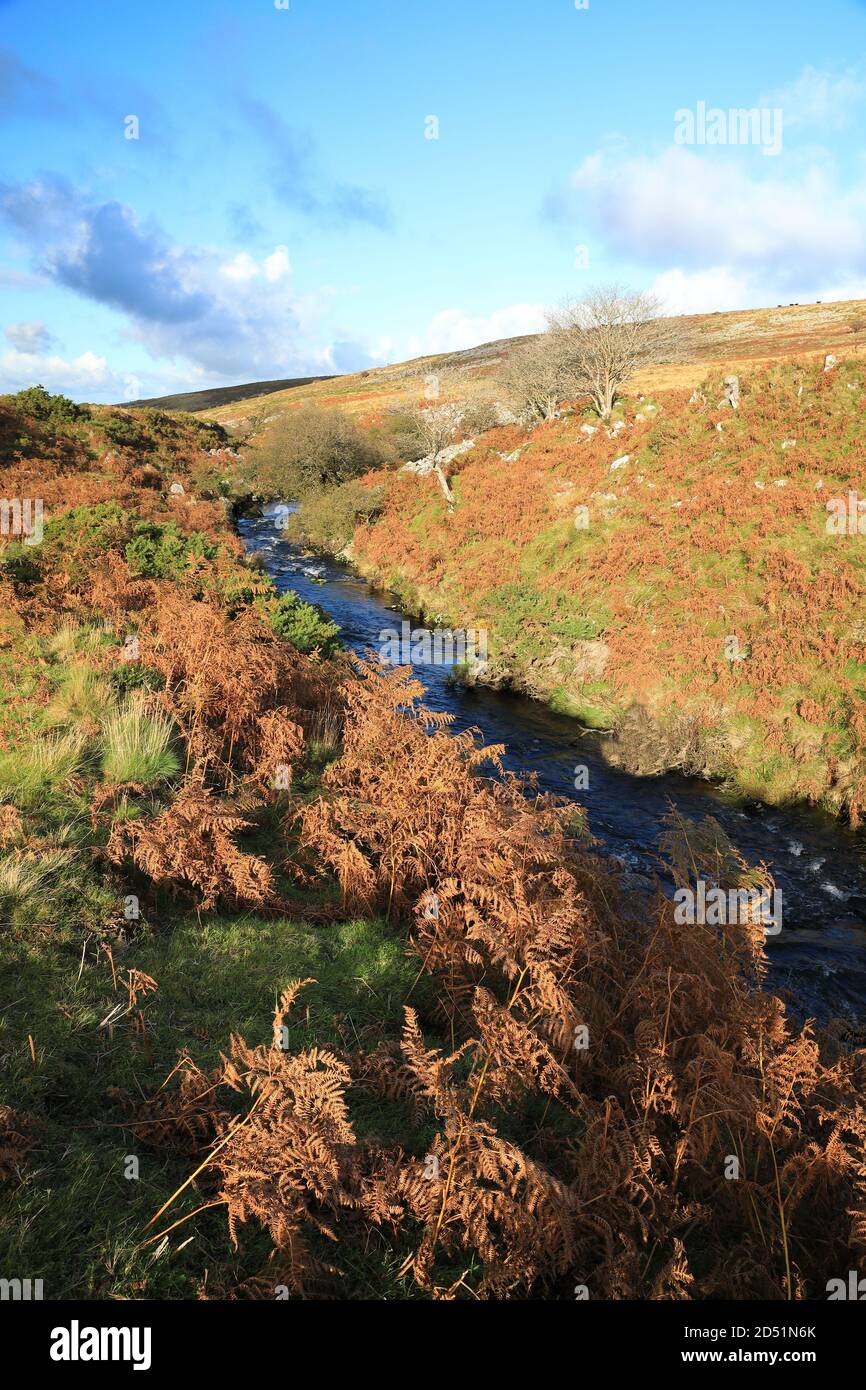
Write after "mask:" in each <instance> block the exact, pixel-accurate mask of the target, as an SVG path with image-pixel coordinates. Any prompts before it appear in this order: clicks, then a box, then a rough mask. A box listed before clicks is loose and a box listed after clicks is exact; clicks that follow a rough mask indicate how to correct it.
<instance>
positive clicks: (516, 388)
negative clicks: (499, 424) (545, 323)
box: [502, 333, 570, 424]
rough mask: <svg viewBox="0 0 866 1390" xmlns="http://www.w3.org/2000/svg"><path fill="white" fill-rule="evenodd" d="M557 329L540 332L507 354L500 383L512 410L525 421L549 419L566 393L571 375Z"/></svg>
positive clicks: (562, 342) (562, 341)
mask: <svg viewBox="0 0 866 1390" xmlns="http://www.w3.org/2000/svg"><path fill="white" fill-rule="evenodd" d="M564 347H565V340H564V338H563V336H562V335H561V334H558V333H543V334H541V335H540V336H539V337H537V338H533V339H532V340H531V341H530V342H528V343H524V344H523V345H522V346H521V347H519V348H517V349H516V350H515V351H514V352H513V353H512V354H511V356H510V357H509V359H508V361H507V363H506V367H505V370H504V372H503V373H502V383H503V385H504V387H505V390H506V392H507V395H508V399H509V402H510V404H511V405H512V407H513V408H514V410H515V412H516V413H517V414H518V415H519V416H520V417H521V419H523V420H524V421H525V422H526V423H527V424H535V423H536V421H539V420H550V419H552V418H553V417H554V416H555V415H556V413H557V411H558V410H559V407H560V406H561V404H562V402H563V401H564V400H566V399H567V397H568V395H569V386H570V377H569V373H568V370H567V358H566V354H565V352H564Z"/></svg>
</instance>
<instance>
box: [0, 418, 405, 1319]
mask: <svg viewBox="0 0 866 1390" xmlns="http://www.w3.org/2000/svg"><path fill="white" fill-rule="evenodd" d="M118 440H123V442H118ZM219 442H220V441H219V440H218V439H216V438H214V437H213V436H212V435H210V434H209V433H208V431H207V430H204V431H202V429H201V428H200V426H199V425H198V423H197V422H194V421H191V422H188V423H184V422H179V423H178V422H174V421H171V420H169V419H168V418H166V417H163V416H161V415H159V414H156V415H154V414H153V413H146V412H129V411H127V410H124V411H123V412H113V411H110V410H97V411H96V412H95V414H94V416H93V418H92V419H91V420H90V421H88V422H84V423H75V424H66V425H60V426H55V425H53V424H51V423H49V422H45V421H38V420H33V419H26V420H25V419H22V418H21V417H20V415H19V414H18V413H17V411H16V410H15V409H14V408H9V407H8V406H7V405H5V404H4V403H2V402H0V446H2V449H3V455H4V456H3V459H2V463H3V464H5V468H2V469H0V480H2V489H0V490H2V492H3V495H4V496H22V495H23V496H32V495H35V494H38V495H40V496H42V497H43V498H44V500H45V504H46V505H45V514H46V519H48V520H51V519H56V518H57V517H59V516H62V515H63V514H64V512H65V511H66V510H67V509H68V508H69V507H70V505H71V504H73V503H74V504H77V505H79V506H82V505H83V506H85V507H96V508H99V507H100V506H104V505H105V504H106V503H118V504H119V506H120V507H121V509H122V512H123V515H124V516H127V517H128V518H129V520H130V522H131V523H134V522H135V521H136V520H139V519H141V518H147V519H148V520H150V521H152V522H154V523H162V524H164V523H166V522H175V523H180V526H181V528H182V530H184V531H191V530H194V529H195V528H197V527H203V528H204V529H205V530H206V531H207V532H208V533H209V534H210V535H211V536H212V537H213V538H214V539H220V540H221V542H222V543H223V544H225V545H226V546H228V547H229V549H231V548H232V547H234V546H238V548H239V545H238V543H237V542H236V541H235V540H234V538H233V536H232V533H231V531H230V529H229V528H228V526H227V523H226V518H225V513H224V510H223V509H222V507H220V506H219V505H218V504H217V503H216V502H215V501H209V500H207V497H208V496H211V495H212V494H211V493H210V491H209V489H210V488H211V487H212V486H215V485H216V484H217V482H218V480H219V475H220V473H221V471H222V470H221V468H220V466H219V460H218V461H217V462H216V463H215V462H214V461H213V460H212V458H211V456H210V455H209V454H208V453H207V452H206V449H207V448H209V447H214V446H215V445H217V446H218V445H219ZM223 463H225V460H224V461H223ZM143 469H144V472H142V470H143ZM172 482H179V483H180V484H181V485H182V486H183V487H184V489H185V491H184V493H183V494H182V495H172V494H171V493H170V491H169V486H170V484H171V483H172ZM202 492H204V493H205V494H206V496H205V497H204V498H203V497H202ZM99 549H100V547H99V544H97V543H96V542H93V543H87V542H85V543H84V544H83V545H82V546H81V548H80V551H78V552H76V550H75V548H74V547H73V546H70V544H69V542H68V540H67V539H64V540H63V541H62V542H59V543H55V542H52V540H51V531H50V527H49V531H48V533H47V535H46V542H45V544H44V545H43V546H41V547H34V548H33V549H32V550H31V551H30V552H29V554H30V555H31V556H35V557H38V559H39V562H40V563H41V564H42V565H43V571H44V572H43V582H41V583H39V584H35V585H30V584H25V585H23V586H18V590H17V594H16V593H15V592H14V591H13V588H12V587H11V585H10V583H9V579H8V576H3V573H2V561H3V558H4V556H5V554H6V553H7V552H5V551H4V550H3V549H0V586H2V595H3V604H2V606H3V620H2V624H0V648H2V650H0V763H2V769H0V778H2V777H4V776H6V775H7V774H8V770H9V768H10V767H14V766H16V763H15V759H16V758H20V757H21V756H22V755H23V756H25V757H26V753H27V750H29V749H30V748H32V747H34V746H36V745H37V744H38V743H39V742H40V741H42V740H44V739H45V738H47V737H49V736H50V729H49V728H48V727H47V726H46V721H47V717H48V714H49V711H50V710H51V709H52V708H53V706H52V701H54V702H55V703H56V702H57V701H58V698H59V700H60V705H61V710H60V715H59V717H60V718H61V720H62V724H61V727H64V726H68V725H70V724H71V725H72V726H73V727H81V728H84V727H87V729H88V730H89V735H90V738H89V742H88V744H87V749H88V752H87V761H86V762H85V764H84V765H83V766H82V768H81V770H80V773H79V774H77V775H75V776H73V777H72V778H71V779H66V780H64V781H62V782H60V783H57V784H56V785H54V784H49V785H45V786H42V787H29V788H28V789H27V793H26V796H25V795H24V793H23V791H22V792H15V793H11V794H10V791H9V788H8V787H4V788H3V789H2V790H0V803H4V802H5V803H6V804H7V806H8V804H9V803H10V802H14V801H18V802H19V804H20V805H21V807H22V809H23V812H24V824H25V828H26V841H25V846H26V848H25V850H24V851H23V853H24V856H25V859H26V857H27V856H28V855H34V856H37V857H40V856H42V855H43V854H45V853H46V851H47V853H48V854H51V853H52V852H53V851H54V848H55V846H56V845H60V846H62V847H63V848H61V849H60V851H59V852H60V853H61V854H68V856H69V859H68V862H65V863H64V864H63V865H62V867H61V872H60V873H59V874H56V875H55V876H54V877H53V878H49V879H46V880H44V881H43V882H42V883H40V884H38V885H37V886H36V888H35V890H34V891H32V892H26V891H22V892H20V893H7V892H6V888H7V883H8V880H7V878H6V872H7V869H8V868H9V866H10V865H14V864H15V863H17V862H18V857H19V855H20V854H21V853H22V851H21V850H20V849H19V848H18V846H20V843H21V841H20V837H14V838H13V839H12V840H11V841H8V842H4V840H3V837H2V834H0V1073H2V1087H0V1108H2V1106H4V1105H5V1106H10V1107H12V1109H13V1111H15V1112H16V1115H18V1116H23V1117H24V1119H25V1123H26V1125H27V1126H28V1128H27V1138H28V1141H29V1144H30V1146H31V1147H30V1148H29V1149H28V1152H27V1156H26V1161H25V1162H22V1163H21V1164H20V1165H19V1164H18V1163H17V1162H16V1161H15V1158H14V1154H13V1159H12V1166H11V1168H7V1172H6V1176H7V1178H8V1179H9V1180H8V1181H6V1182H0V1275H2V1276H3V1277H10V1278H13V1277H20V1278H32V1279H43V1280H44V1285H45V1297H46V1298H66V1297H70V1298H85V1299H87V1298H116V1297H122V1298H129V1297H151V1298H178V1297H191V1298H194V1297H196V1295H197V1292H198V1291H199V1290H200V1289H201V1288H202V1287H206V1286H207V1285H206V1282H205V1283H203V1280H205V1281H206V1280H207V1278H208V1277H209V1278H210V1287H211V1288H213V1287H214V1286H219V1287H223V1288H224V1287H231V1286H232V1285H234V1284H235V1283H236V1282H239V1281H240V1280H242V1279H244V1278H245V1277H248V1276H250V1275H252V1274H254V1273H255V1272H256V1271H258V1269H260V1267H261V1265H262V1262H263V1260H264V1258H265V1255H266V1254H267V1251H268V1248H269V1247H268V1243H267V1240H266V1239H263V1238H262V1237H261V1235H260V1234H258V1233H255V1232H253V1231H252V1229H245V1231H244V1233H243V1238H242V1241H241V1247H240V1250H238V1251H236V1250H234V1249H233V1247H232V1244H231V1241H230V1239H229V1236H228V1232H227V1229H226V1221H225V1216H224V1214H223V1213H222V1212H216V1213H213V1212H207V1213H205V1214H203V1216H202V1217H201V1218H200V1220H199V1221H198V1222H197V1223H196V1225H195V1227H194V1231H195V1239H194V1240H193V1242H192V1243H191V1244H187V1243H186V1242H185V1241H184V1240H183V1237H181V1240H180V1241H179V1242H175V1244H174V1246H173V1247H172V1248H171V1249H169V1248H168V1246H167V1244H166V1243H165V1242H159V1241H158V1242H156V1243H154V1244H149V1245H148V1244H144V1242H145V1241H147V1239H148V1237H149V1236H150V1235H151V1234H153V1232H154V1231H157V1230H160V1229H162V1227H164V1226H167V1225H169V1224H171V1222H172V1221H173V1220H175V1219H176V1218H177V1217H178V1216H179V1215H183V1214H185V1213H186V1212H191V1211H192V1210H193V1209H194V1208H195V1207H196V1206H197V1205H199V1202H200V1201H202V1200H204V1199H203V1198H201V1197H200V1195H199V1189H198V1185H197V1184H196V1185H194V1186H193V1187H192V1188H191V1189H190V1190H189V1191H188V1192H187V1193H186V1195H185V1198H183V1199H181V1201H180V1202H179V1203H177V1204H176V1205H175V1207H173V1209H172V1213H171V1215H170V1216H166V1218H165V1219H164V1220H163V1221H161V1222H160V1223H159V1225H158V1226H154V1227H151V1228H150V1229H148V1228H147V1227H148V1222H149V1221H150V1219H151V1217H152V1216H153V1215H154V1214H155V1213H156V1212H157V1211H158V1209H159V1208H160V1207H161V1205H162V1204H163V1202H164V1201H165V1200H166V1199H167V1198H168V1197H169V1196H170V1195H171V1193H172V1192H173V1191H174V1190H175V1189H176V1188H177V1187H178V1186H180V1184H181V1183H182V1182H183V1181H184V1180H185V1179H186V1177H187V1176H188V1175H189V1173H190V1172H191V1171H192V1168H193V1167H194V1166H195V1164H194V1163H191V1162H190V1160H189V1158H188V1156H181V1155H176V1156H175V1155H172V1154H171V1153H170V1152H169V1153H166V1152H165V1150H159V1151H157V1150H151V1149H148V1148H147V1147H146V1145H143V1144H142V1143H141V1142H139V1141H138V1140H136V1139H135V1137H134V1136H133V1135H132V1134H131V1133H130V1131H129V1127H128V1123H127V1121H128V1117H129V1110H130V1106H133V1107H134V1106H135V1105H137V1104H138V1103H139V1102H140V1101H141V1100H142V1099H143V1098H144V1097H145V1096H149V1095H151V1094H153V1093H154V1092H156V1091H158V1090H159V1088H160V1086H161V1085H162V1083H163V1081H164V1080H165V1079H166V1077H167V1076H168V1075H169V1074H170V1072H171V1071H172V1069H173V1068H174V1065H175V1063H176V1060H177V1057H178V1053H179V1051H180V1050H181V1049H186V1050H188V1051H189V1053H190V1055H191V1056H193V1057H194V1058H195V1059H196V1060H197V1061H198V1062H199V1063H200V1064H201V1065H202V1066H206V1067H212V1066H214V1065H215V1064H216V1063H218V1061H219V1057H220V1052H221V1050H225V1048H226V1047H227V1044H228V1039H229V1036H230V1035H231V1033H233V1032H237V1033H239V1034H241V1035H242V1036H245V1037H246V1038H247V1039H248V1040H249V1041H250V1042H251V1043H257V1042H259V1041H262V1040H266V1039H268V1038H269V1037H270V1035H271V1029H272V1014H273V1009H274V1004H275V1000H276V998H277V997H278V996H279V994H280V992H281V990H283V989H284V988H285V987H286V986H287V985H288V984H289V982H290V981H291V980H292V979H296V978H301V979H303V978H307V977H310V978H313V979H315V980H316V981H317V985H316V987H315V988H314V989H313V990H311V991H308V994H309V998H308V999H307V1000H305V1001H304V1009H302V1010H299V1011H297V1014H296V1016H295V1018H294V1021H293V1022H291V1023H290V1033H289V1044H290V1047H292V1048H293V1049H294V1048H301V1047H305V1046H310V1045H312V1044H314V1043H315V1044H316V1045H318V1046H323V1045H335V1046H343V1047H346V1048H352V1047H356V1046H358V1045H359V1039H360V1038H364V1039H365V1040H366V1041H368V1042H369V1041H370V1039H371V1036H372V1038H373V1039H374V1040H376V1039H379V1038H383V1037H392V1036H395V1037H396V1036H399V1031H400V1025H401V1023H402V1005H403V1003H404V1001H405V1000H406V998H407V996H409V994H410V993H411V996H412V1000H413V1002H414V1003H415V1004H416V1005H418V1006H422V1007H423V1003H424V1000H425V998H426V997H427V994H428V989H427V982H426V981H424V980H422V981H417V980H416V979H415V977H416V975H417V964H416V963H415V962H413V961H412V960H411V959H410V958H409V957H407V955H406V951H405V944H404V942H403V940H402V939H401V938H400V937H399V936H398V935H395V934H394V933H393V931H391V930H389V929H387V928H386V927H385V925H384V923H383V921H382V920H381V919H376V918H368V919H358V920H353V921H346V922H343V923H339V922H337V923H329V924H328V925H327V926H317V925H311V924H310V923H308V922H302V921H300V920H292V919H291V918H289V917H284V918H280V919H278V920H274V919H273V916H272V915H270V916H268V917H264V916H262V915H260V914H257V913H256V912H254V911H250V910H246V911H244V910H241V911H238V912H234V913H231V912H220V913H215V912H210V913H208V914H207V916H206V917H205V918H204V919H203V918H202V916H201V914H200V913H198V912H196V911H195V910H194V909H193V908H191V907H189V906H185V905H184V895H181V898H180V900H179V901H174V900H173V899H172V898H170V897H168V896H167V895H166V894H164V893H162V894H156V895H153V894H152V893H151V894H150V896H149V902H148V905H147V906H145V907H143V910H142V915H141V917H140V919H139V920H138V921H136V922H127V921H125V918H124V897H125V895H126V894H127V893H129V892H130V891H132V889H131V886H130V884H129V883H128V882H124V879H123V877H122V876H121V875H120V874H118V873H117V872H116V871H112V870H111V869H110V868H108V867H107V866H106V865H105V863H104V859H103V858H102V854H101V847H102V845H103V844H104V840H105V832H104V830H103V829H102V828H100V829H99V830H97V828H96V823H95V822H94V823H93V825H92V826H91V822H90V817H91V802H92V799H93V797H94V795H95V792H96V784H97V783H98V781H99V771H98V765H97V764H96V763H95V761H94V759H95V756H97V755H96V754H95V753H94V748H95V744H94V735H95V733H96V728H95V725H94V724H92V723H88V720H89V719H90V716H91V715H92V714H93V713H94V712H95V709H89V708H88V707H87V700H86V699H85V700H84V702H83V707H81V708H70V698H71V697H70V696H69V694H68V690H67V687H66V684H65V682H66V677H67V667H68V664H69V659H70V658H71V657H73V658H74V660H75V662H76V664H77V665H78V666H79V667H80V666H90V665H91V664H92V665H93V668H94V673H95V674H96V675H98V676H100V677H103V678H104V677H105V675H106V669H111V668H106V661H107V660H109V659H112V660H113V659H115V658H116V649H117V648H118V646H119V644H120V643H121V641H122V634H121V633H116V634H113V635H112V634H105V633H100V635H99V637H98V639H94V641H93V644H92V645H91V644H90V642H89V640H88V638H87V637H86V634H87V633H88V631H89V629H88V627H87V626H86V623H87V620H88V618H89V607H88V604H87V602H86V601H83V600H82V597H81V596H79V595H78V594H77V593H76V591H75V586H74V585H73V587H72V588H70V587H69V586H70V583H71V581H72V580H73V578H75V579H76V580H78V581H80V586H79V587H81V589H82V594H84V593H86V590H87V577H88V574H89V571H90V567H91V566H92V565H95V564H98V562H99V559H100V555H99ZM63 623H67V624H71V632H72V633H77V634H78V636H77V637H70V638H69V639H68V640H67V641H66V643H65V644H64V646H63V648H62V650H58V649H55V648H54V647H53V646H52V640H53V639H52V634H53V633H54V632H56V631H57V628H58V624H61V625H62V624H63ZM79 624H84V626H79ZM73 643H77V645H78V646H79V648H80V650H78V651H75V652H73V651H72V649H71V648H72V644H73ZM64 691H66V692H67V693H66V694H64ZM99 722H102V716H100V721H99ZM306 777H307V780H308V782H309V783H310V785H311V786H312V785H314V783H315V777H316V773H315V770H314V769H312V770H311V771H310V772H308V773H307V774H306ZM136 891H138V892H140V891H141V889H140V887H136ZM309 896H310V895H309V894H308V895H307V898H308V899H309ZM187 901H188V899H187ZM109 952H110V955H109V954H108V953H109ZM112 961H113V966H112ZM130 971H132V972H136V971H138V972H142V973H143V974H144V975H146V976H149V977H151V978H152V979H153V980H154V981H155V982H156V986H157V988H156V990H155V991H154V992H152V993H147V994H145V995H142V996H141V997H140V998H139V999H138V1000H137V1003H136V1007H135V1009H134V1010H133V1011H132V1012H129V1011H128V1009H127V1004H128V995H127V991H126V987H125V984H124V981H125V980H126V979H127V977H128V973H129V972H130ZM107 1019H109V1020H113V1021H110V1022H108V1023H106V1020H107ZM369 1110H370V1101H369V1098H367V1099H366V1101H365V1099H364V1097H363V1096H361V1098H360V1099H359V1098H357V1097H354V1098H353V1119H354V1122H355V1125H356V1128H357V1131H358V1133H359V1134H363V1133H364V1132H365V1126H366V1125H367V1124H368V1123H369V1120H370V1115H369V1113H368V1112H369ZM389 1113H390V1112H389V1111H388V1108H387V1107H382V1106H381V1105H380V1106H378V1107H377V1110H376V1123H377V1132H378V1133H379V1134H380V1135H381V1134H382V1132H383V1127H384V1131H385V1132H386V1133H387V1129H388V1125H389V1123H391V1120H390V1118H389ZM394 1114H395V1116H396V1119H395V1120H394V1123H399V1124H400V1127H401V1132H402V1134H403V1136H404V1137H405V1135H406V1134H407V1133H411V1126H408V1125H407V1123H406V1116H405V1114H404V1113H402V1111H401V1109H400V1107H395V1108H394ZM2 1118H3V1117H2V1113H0V1177H2V1176H3V1168H4V1163H3V1159H4V1158H5V1157H6V1155H5V1154H4V1153H3V1150H4V1136H3V1133H2V1130H3V1123H2ZM16 1123H17V1122H16ZM130 1154H132V1155H135V1156H137V1157H138V1159H139V1162H140V1176H139V1178H138V1180H130V1179H127V1178H126V1177H125V1176H124V1167H125V1161H126V1157H127V1156H128V1155H130ZM190 1230H193V1227H190ZM400 1262H401V1259H400V1258H398V1257H397V1256H396V1255H394V1254H388V1253H387V1252H385V1253H383V1252H382V1251H381V1250H380V1249H379V1247H378V1243H377V1241H376V1240H375V1239H373V1240H372V1241H371V1243H370V1246H369V1249H368V1251H367V1252H366V1254H365V1253H364V1252H356V1251H347V1259H346V1262H345V1265H344V1267H345V1269H346V1276H347V1281H348V1283H347V1288H349V1289H351V1291H352V1293H353V1294H354V1295H356V1296H364V1295H368V1296H392V1297H393V1296H397V1295H399V1294H401V1292H403V1293H405V1291H406V1281H405V1280H404V1279H400V1280H395V1278H394V1277H393V1275H394V1273H395V1271H396V1268H397V1266H398V1265H399V1264H400ZM206 1271H208V1272H209V1276H208V1274H206V1273H205V1272H206Z"/></svg>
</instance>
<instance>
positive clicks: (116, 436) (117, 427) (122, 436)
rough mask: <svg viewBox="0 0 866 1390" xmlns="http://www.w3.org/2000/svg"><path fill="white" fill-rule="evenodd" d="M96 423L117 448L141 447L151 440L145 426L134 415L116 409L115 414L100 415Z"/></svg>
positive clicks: (148, 443)
mask: <svg viewBox="0 0 866 1390" xmlns="http://www.w3.org/2000/svg"><path fill="white" fill-rule="evenodd" d="M97 423H98V425H99V429H100V430H101V431H102V433H103V434H104V435H105V437H106V438H107V439H109V440H110V441H111V443H112V444H116V445H117V446H118V448H127V449H143V448H144V447H145V446H146V445H150V444H151V443H152V442H153V441H152V438H151V435H150V434H149V433H148V430H147V428H146V426H145V425H144V424H143V423H142V421H140V420H136V418H135V416H134V415H127V414H125V413H123V412H120V411H118V412H117V413H116V414H111V415H100V417H99V420H98V421H97Z"/></svg>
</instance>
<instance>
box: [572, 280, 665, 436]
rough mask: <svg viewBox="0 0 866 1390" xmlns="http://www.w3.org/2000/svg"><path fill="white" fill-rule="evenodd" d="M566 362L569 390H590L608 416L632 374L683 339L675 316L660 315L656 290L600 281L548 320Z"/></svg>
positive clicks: (586, 392) (604, 416) (576, 392)
mask: <svg viewBox="0 0 866 1390" xmlns="http://www.w3.org/2000/svg"><path fill="white" fill-rule="evenodd" d="M548 322H549V330H548V331H549V334H550V335H551V337H552V339H553V340H555V341H556V342H558V351H557V353H556V354H555V356H556V357H557V358H558V357H560V356H561V358H562V360H563V361H564V364H565V368H564V369H565V374H566V378H567V381H568V395H569V396H578V395H587V396H589V397H590V399H591V401H592V403H593V406H594V407H595V409H596V411H597V412H598V414H599V415H600V417H601V418H602V419H603V420H606V419H607V418H608V417H609V415H610V412H611V410H612V409H613V405H614V402H615V401H616V399H617V396H618V395H619V393H620V391H621V390H622V387H623V386H624V385H625V383H626V381H627V380H628V379H629V377H630V376H632V375H633V373H634V372H635V371H636V370H637V369H638V368H639V367H642V366H644V365H646V364H647V363H649V362H653V363H656V362H667V361H670V360H672V359H673V358H675V357H676V355H677V352H678V350H679V351H681V350H682V347H683V344H684V338H683V335H682V333H681V331H680V329H679V328H678V326H677V325H676V322H675V321H674V320H673V319H669V318H663V317H662V316H661V306H660V304H659V301H658V300H657V299H655V298H654V297H653V296H652V295H648V294H634V293H632V292H631V291H629V290H624V289H622V288H621V287H620V286H618V285H610V286H601V287H599V288H597V289H594V290H592V291H590V293H589V294H587V295H586V296H585V298H583V299H581V300H578V301H576V302H572V303H569V304H566V305H565V306H564V307H563V308H562V309H559V310H557V311H555V312H554V313H552V314H551V315H550V316H549V319H548Z"/></svg>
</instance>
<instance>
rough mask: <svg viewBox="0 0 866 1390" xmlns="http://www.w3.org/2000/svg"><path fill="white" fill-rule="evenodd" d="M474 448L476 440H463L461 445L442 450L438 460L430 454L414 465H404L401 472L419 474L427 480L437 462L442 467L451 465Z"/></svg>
mask: <svg viewBox="0 0 866 1390" xmlns="http://www.w3.org/2000/svg"><path fill="white" fill-rule="evenodd" d="M474 448H475V440H474V439H463V440H461V442H460V443H459V444H449V445H448V447H447V449H441V450H440V451H439V457H438V460H436V459H434V457H433V455H432V454H428V455H427V456H426V458H423V459H416V460H415V462H414V463H404V464H403V467H402V468H401V469H400V472H401V473H417V474H418V477H419V478H425V477H426V476H427V474H428V473H432V472H433V468H434V464H435V463H436V462H438V463H439V465H440V467H442V466H443V465H444V464H446V463H450V462H451V460H452V459H456V458H457V457H458V455H459V454H465V453H468V451H469V450H470V449H474Z"/></svg>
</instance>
